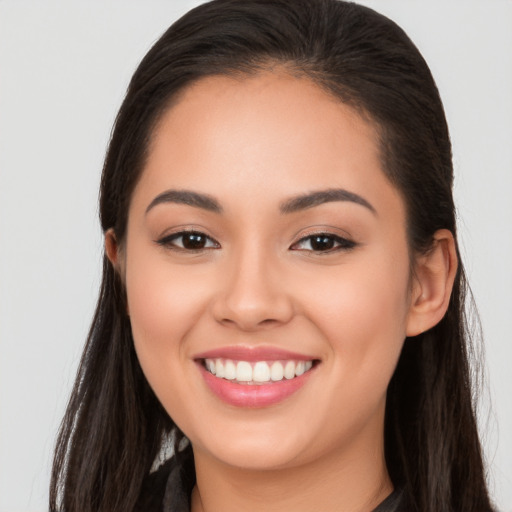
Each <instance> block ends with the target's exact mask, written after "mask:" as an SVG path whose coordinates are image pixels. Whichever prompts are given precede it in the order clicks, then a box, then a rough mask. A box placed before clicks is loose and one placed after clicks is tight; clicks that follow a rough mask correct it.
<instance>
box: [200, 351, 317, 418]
mask: <svg viewBox="0 0 512 512" xmlns="http://www.w3.org/2000/svg"><path fill="white" fill-rule="evenodd" d="M208 357H210V356H208ZM216 357H224V356H216ZM286 359H290V358H289V357H287V358H286ZM292 359H294V358H292ZM243 360H244V361H247V359H243ZM259 360H260V361H261V359H259ZM197 366H198V368H199V370H200V372H201V375H202V376H203V379H204V380H205V382H206V384H207V385H208V387H209V388H210V390H211V391H212V392H213V393H214V394H215V395H216V396H217V397H219V398H220V399H221V400H222V401H224V402H226V403H228V404H230V405H234V406H236V407H250V408H257V407H268V406H270V405H274V404H277V403H279V402H282V401H283V400H285V399H286V398H288V397H289V396H291V395H293V394H294V393H296V392H297V391H298V390H299V389H300V388H302V386H304V384H305V383H306V382H307V380H308V379H309V377H310V374H311V373H312V372H313V371H314V370H315V367H313V368H312V369H311V370H309V371H307V372H306V373H303V374H302V375H301V376H300V377H295V378H293V379H290V380H286V379H283V380H280V381H278V382H269V383H268V384H237V383H236V382H233V381H229V380H226V379H220V378H218V377H215V376H214V375H212V374H211V373H210V372H209V371H207V370H206V368H205V367H204V366H203V365H202V364H201V363H200V362H198V364H197Z"/></svg>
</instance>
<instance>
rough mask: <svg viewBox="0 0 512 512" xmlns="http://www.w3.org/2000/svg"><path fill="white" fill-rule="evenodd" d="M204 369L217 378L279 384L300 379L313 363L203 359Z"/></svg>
mask: <svg viewBox="0 0 512 512" xmlns="http://www.w3.org/2000/svg"><path fill="white" fill-rule="evenodd" d="M205 367H206V369H207V370H208V371H209V372H210V373H211V374H212V375H215V376H216V377H218V378H223V379H227V380H233V381H237V382H244V383H249V384H250V383H258V384H261V383H264V382H269V381H272V382H279V381H281V380H283V379H287V380H290V379H293V378H295V377H300V376H301V375H302V374H303V373H305V372H307V371H308V370H311V368H312V367H313V361H273V362H267V361H257V362H254V363H250V362H248V361H232V360H231V359H221V358H218V359H205Z"/></svg>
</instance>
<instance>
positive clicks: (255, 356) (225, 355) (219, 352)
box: [194, 345, 316, 362]
mask: <svg viewBox="0 0 512 512" xmlns="http://www.w3.org/2000/svg"><path fill="white" fill-rule="evenodd" d="M194 359H232V360H235V361H250V362H255V361H283V360H284V361H288V360H295V361H312V360H314V359H316V358H315V357H312V356H310V355H305V354H299V353H298V352H291V351H289V350H284V349H281V348H278V347H248V346H241V345H233V346H228V347H220V348H215V349H212V350H208V351H206V352H201V353H200V354H196V355H195V356H194Z"/></svg>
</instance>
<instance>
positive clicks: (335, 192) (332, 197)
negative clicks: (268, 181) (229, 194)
mask: <svg viewBox="0 0 512 512" xmlns="http://www.w3.org/2000/svg"><path fill="white" fill-rule="evenodd" d="M334 201H349V202H352V203H355V204H359V205H361V206H364V207H365V208H367V209H368V210H370V211H371V212H372V213H374V214H377V211H376V210H375V208H374V207H373V206H372V205H371V204H370V203H369V202H368V201H367V200H366V199H364V198H363V197H361V196H360V195H358V194H355V193H354V192H349V191H348V190H344V189H342V188H335V189H327V190H318V191H315V192H310V193H308V194H303V195H300V196H295V197H292V198H290V199H287V200H286V201H285V202H283V203H281V205H280V207H279V210H280V211H281V213H283V214H288V213H295V212H298V211H301V210H307V209H308V208H313V207H315V206H319V205H321V204H324V203H331V202H334ZM164 203H174V204H186V205H188V206H194V207H196V208H201V209H203V210H207V211H210V212H214V213H222V212H223V209H222V206H221V205H220V204H219V202H218V201H217V200H216V199H215V198H214V197H212V196H210V195H208V194H201V193H199V192H193V191H191V190H166V191H165V192H162V193H161V194H159V195H157V196H156V197H155V198H154V199H153V201H151V203H150V204H149V206H148V207H147V208H146V214H147V213H148V212H149V211H150V210H151V209H152V208H154V207H155V206H157V205H159V204H164Z"/></svg>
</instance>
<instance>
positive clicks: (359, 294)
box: [121, 72, 411, 468]
mask: <svg viewBox="0 0 512 512" xmlns="http://www.w3.org/2000/svg"><path fill="white" fill-rule="evenodd" d="M121 267H122V272H123V275H124V279H125V283H126V290H127V296H128V309H129V315H130V319H131V325H132V329H133V337H134V341H135V348H136V351H137V355H138V357H139V360H140V363H141V365H142V368H143V370H144V373H145V375H146V377H147V379H148V381H149V383H150V385H151V387H152V388H153V390H154V391H155V393H156V395H157V396H158V398H159V399H160V401H161V402H162V404H163V406H164V407H165V409H166V410H167V412H168V413H169V414H170V415H171V416H172V418H173V419H174V421H175V422H176V423H177V425H178V426H179V427H180V428H181V429H182V430H183V431H184V432H185V434H186V435H187V436H188V437H189V439H190V440H191V442H192V445H193V447H194V450H195V452H196V456H198V455H200V454H203V455H207V456H211V457H213V458H215V459H217V460H220V461H223V462H225V463H227V464H230V465H234V466H238V467H246V468H282V467H290V466H293V465H296V464H301V463H305V462H308V461H313V460H316V459H320V458H322V457H326V456H328V455H329V454H330V455H333V454H342V453H344V454H345V455H347V456H356V457H357V456H358V453H359V452H361V450H363V451H364V450H368V449H369V447H370V449H372V447H377V449H378V447H381V446H382V436H383V421H384V408H385V396H386V388H387V385H388V382H389V380H390V378H391V375H392V373H393V371H394V368H395V365H396V363H397V360H398V356H399V353H400V350H401V348H402V344H403V341H404V338H405V336H406V330H407V323H408V314H409V309H410V302H411V299H410V296H411V293H410V287H411V283H410V273H409V253H408V246H407V241H406V228H405V212H404V204H403V201H402V199H401V197H400V195H399V193H398V192H397V190H396V189H395V188H394V187H393V186H392V185H391V184H390V183H389V181H388V180H387V179H386V177H385V175H384V173H383V171H382V169H381V163H380V159H379V152H378V142H377V136H376V132H375V130H374V128H373V127H372V126H371V124H369V123H367V122H366V121H364V120H363V119H362V118H361V117H360V116H359V115H358V114H356V113H355V112H354V111H353V110H352V109H350V108H349V107H347V106H345V105H344V104H342V103H340V102H339V101H337V100H335V99H333V98H332V97H330V96H329V95H327V94H326V93H325V92H324V91H322V90H321V89H320V88H318V87H317V86H316V85H314V84H313V83H312V82H310V81H308V80H307V79H298V78H293V77H290V76H288V75H287V74H285V73H270V72H268V73H263V74H259V75H257V76H254V77H249V78H243V79H242V78H239V79H235V78H229V77H210V78H206V79H202V80H201V81H199V82H197V83H196V84H194V85H193V86H191V87H189V88H188V89H187V90H186V91H185V93H184V94H183V96H181V97H180V100H179V102H178V103H177V104H175V105H174V106H173V107H172V108H171V109H170V110H169V111H168V112H167V113H166V114H165V115H164V116H163V118H162V119H161V121H160V123H159V125H158V126H157V129H156V130H155V133H154V137H153V139H152V144H151V146H150V152H149V157H148V160H147V164H146V167H145V169H144V172H143V174H142V177H141V179H140V182H139V183H138V184H137V187H136V189H135V191H134V194H133V198H132V202H131V206H130V211H129V220H128V230H127V236H126V241H125V244H124V245H123V247H122V252H121ZM214 373H216V375H214Z"/></svg>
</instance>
